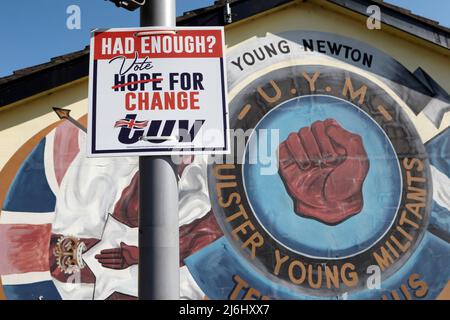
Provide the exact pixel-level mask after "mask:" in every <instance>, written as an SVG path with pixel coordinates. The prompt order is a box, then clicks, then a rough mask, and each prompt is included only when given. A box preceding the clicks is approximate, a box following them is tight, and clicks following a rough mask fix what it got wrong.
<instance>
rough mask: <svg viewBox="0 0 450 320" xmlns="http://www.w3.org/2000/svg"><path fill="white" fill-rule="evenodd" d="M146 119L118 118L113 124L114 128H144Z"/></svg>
mask: <svg viewBox="0 0 450 320" xmlns="http://www.w3.org/2000/svg"><path fill="white" fill-rule="evenodd" d="M147 124H148V120H145V121H136V120H134V119H120V120H119V121H116V123H115V124H114V128H128V129H144V128H145V127H147Z"/></svg>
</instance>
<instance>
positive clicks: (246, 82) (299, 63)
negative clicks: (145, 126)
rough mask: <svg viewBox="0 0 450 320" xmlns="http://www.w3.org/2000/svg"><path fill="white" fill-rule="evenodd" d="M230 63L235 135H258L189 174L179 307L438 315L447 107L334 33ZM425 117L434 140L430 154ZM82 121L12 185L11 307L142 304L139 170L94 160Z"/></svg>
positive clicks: (448, 251)
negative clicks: (302, 306) (369, 305)
mask: <svg viewBox="0 0 450 320" xmlns="http://www.w3.org/2000/svg"><path fill="white" fill-rule="evenodd" d="M227 59H228V88H229V95H230V106H229V109H230V122H231V123H230V125H231V128H233V129H242V131H244V132H248V133H249V134H248V136H247V143H246V144H245V146H244V147H243V148H242V150H237V152H235V153H233V154H232V155H231V158H232V160H233V161H231V162H230V161H215V162H214V163H213V162H212V161H211V160H212V158H211V157H209V158H207V157H203V156H195V157H184V159H183V160H184V161H183V164H181V165H179V167H178V175H179V199H180V200H179V201H180V202H179V220H180V276H181V292H180V294H181V297H182V298H183V299H204V298H206V297H207V298H209V299H435V298H437V297H438V296H439V295H440V294H441V293H442V291H443V290H444V288H445V287H446V285H447V283H448V281H449V279H450V274H449V273H450V270H449V268H448V265H449V263H450V246H449V241H450V211H449V210H450V189H449V185H450V184H449V182H450V180H449V179H450V154H449V153H450V147H449V144H450V128H440V122H441V120H442V117H443V110H446V108H448V106H449V104H450V103H449V100H450V99H448V94H447V93H445V91H444V90H443V89H442V88H440V87H439V86H438V84H437V83H435V82H434V81H433V80H432V79H431V78H430V77H429V76H428V75H427V74H426V73H425V72H424V71H423V70H418V71H416V72H414V73H411V72H410V71H408V70H407V69H406V68H404V67H403V66H402V65H401V64H399V63H398V62H397V61H395V60H394V59H392V58H391V57H389V56H387V55H386V54H384V53H383V52H380V51H378V50H377V49H375V48H372V47H370V46H368V45H366V44H364V43H361V42H357V41H355V40H352V39H348V38H344V37H340V36H336V35H332V34H325V33H317V32H305V31H292V32H286V33H282V34H278V35H267V36H265V37H260V38H254V39H251V40H249V41H247V42H245V43H242V44H241V45H239V46H237V47H236V48H233V49H232V50H230V51H229V53H228V57H227ZM417 114H423V115H425V117H426V119H428V120H427V121H429V122H431V123H433V124H434V125H435V127H436V130H434V131H433V132H434V133H432V135H433V136H432V137H431V138H429V137H428V138H427V140H428V141H427V142H426V143H425V144H424V143H423V142H422V141H423V137H424V136H425V135H427V134H428V136H429V135H430V134H429V133H424V132H422V131H423V130H424V129H423V128H422V126H421V125H420V123H419V122H418V120H417V117H416V115H417ZM66 118H67V117H66ZM84 120H85V119H80V120H79V121H78V122H77V121H75V120H74V119H72V120H71V121H63V122H62V123H61V124H60V125H58V126H57V127H56V129H54V130H52V131H51V132H50V133H49V134H47V135H45V137H43V138H42V139H41V140H40V142H39V143H38V144H37V145H36V146H35V147H34V149H33V151H32V152H31V153H30V154H29V155H28V157H27V158H26V160H25V161H24V162H23V163H22V165H21V167H20V169H19V170H18V171H17V173H16V175H15V179H14V181H13V182H12V184H11V185H10V186H9V190H8V193H7V195H6V197H5V199H4V201H3V205H2V212H1V215H0V238H1V240H2V241H1V242H0V275H1V280H2V284H3V290H4V292H5V294H6V297H7V299H135V298H136V296H137V264H138V250H139V249H138V246H137V242H138V239H137V237H138V232H137V218H138V215H137V210H138V199H137V196H138V192H137V187H138V182H139V181H138V179H139V175H138V165H137V158H126V157H121V158H87V157H86V156H85V152H84V150H85V149H86V147H85V143H86V142H85V139H86V134H85V132H84V131H83V130H82V129H83V126H82V123H83V121H84ZM268 132H275V133H276V138H277V139H272V140H271V139H267V135H266V134H265V133H268ZM236 146H239V144H236ZM261 154H264V155H266V156H267V157H268V159H269V161H264V160H267V159H263V160H262V161H251V160H252V159H258V157H260V156H261ZM216 157H217V156H216ZM229 157H230V156H229ZM224 158H226V157H224ZM224 158H222V156H220V157H217V158H216V159H215V160H224ZM259 160H261V159H259ZM274 165H275V170H271V168H272V167H273V166H274ZM377 275H380V280H381V282H380V283H377V281H376V279H377V278H376V277H377Z"/></svg>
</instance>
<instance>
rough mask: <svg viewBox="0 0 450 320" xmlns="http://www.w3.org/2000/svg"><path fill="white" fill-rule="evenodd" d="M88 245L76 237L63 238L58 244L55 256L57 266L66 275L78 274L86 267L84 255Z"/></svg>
mask: <svg viewBox="0 0 450 320" xmlns="http://www.w3.org/2000/svg"><path fill="white" fill-rule="evenodd" d="M85 251H86V245H85V244H84V242H83V241H80V239H78V238H76V237H74V236H61V237H60V238H59V239H58V241H57V242H56V245H55V248H54V249H53V254H54V255H55V257H56V264H57V265H58V267H59V268H60V269H61V270H62V271H63V272H64V273H66V274H72V273H74V272H78V271H80V270H81V269H83V268H84V267H85V264H84V262H83V257H82V254H83V253H84V252H85Z"/></svg>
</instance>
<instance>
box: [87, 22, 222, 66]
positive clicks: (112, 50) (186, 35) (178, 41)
mask: <svg viewBox="0 0 450 320" xmlns="http://www.w3.org/2000/svg"><path fill="white" fill-rule="evenodd" d="M94 41H95V44H94V46H95V51H94V59H95V60H100V59H107V60H109V59H112V58H114V57H117V56H124V57H126V58H134V57H135V54H136V52H137V54H138V57H139V58H145V57H149V58H220V57H222V32H221V31H220V30H215V29H211V30H193V29H188V30H179V29H176V30H173V31H172V30H156V29H150V30H139V31H138V30H131V31H113V32H108V31H103V32H95V33H94Z"/></svg>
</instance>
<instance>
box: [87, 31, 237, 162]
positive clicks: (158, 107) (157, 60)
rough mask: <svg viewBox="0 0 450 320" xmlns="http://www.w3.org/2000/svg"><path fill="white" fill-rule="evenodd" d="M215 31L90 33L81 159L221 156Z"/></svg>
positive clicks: (220, 70)
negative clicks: (83, 156) (85, 135)
mask: <svg viewBox="0 0 450 320" xmlns="http://www.w3.org/2000/svg"><path fill="white" fill-rule="evenodd" d="M224 47H225V45H224V32H223V27H200V28H195V27H188V28H185V27H182V28H181V27H180V28H170V29H165V28H163V27H144V28H121V29H116V28H114V29H105V30H98V29H97V30H94V31H93V32H92V37H91V52H90V72H89V117H88V118H89V123H88V143H87V154H88V156H92V157H101V156H131V155H136V156H138V155H173V154H223V153H227V152H228V146H229V138H228V136H227V131H228V109H227V101H226V93H227V88H226V80H225V74H226V71H225V63H224V61H225V60H224Z"/></svg>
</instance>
